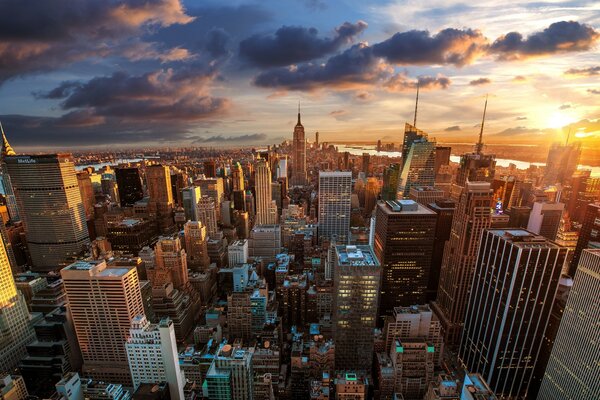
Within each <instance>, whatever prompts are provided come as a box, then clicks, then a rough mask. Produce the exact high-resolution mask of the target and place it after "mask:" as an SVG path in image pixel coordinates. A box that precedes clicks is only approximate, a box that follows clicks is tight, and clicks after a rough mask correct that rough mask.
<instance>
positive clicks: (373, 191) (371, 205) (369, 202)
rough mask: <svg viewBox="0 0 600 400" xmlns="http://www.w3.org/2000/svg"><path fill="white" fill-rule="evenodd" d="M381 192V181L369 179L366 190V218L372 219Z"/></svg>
mask: <svg viewBox="0 0 600 400" xmlns="http://www.w3.org/2000/svg"><path fill="white" fill-rule="evenodd" d="M380 192H381V189H380V188H379V180H378V179H377V178H375V177H369V178H367V186H366V188H365V213H364V214H365V216H367V217H370V216H371V214H372V213H373V210H374V209H375V204H376V203H377V198H378V197H379V193H380Z"/></svg>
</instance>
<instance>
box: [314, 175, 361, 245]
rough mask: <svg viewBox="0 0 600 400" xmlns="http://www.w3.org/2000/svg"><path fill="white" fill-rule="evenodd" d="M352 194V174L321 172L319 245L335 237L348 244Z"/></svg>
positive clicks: (339, 241)
mask: <svg viewBox="0 0 600 400" xmlns="http://www.w3.org/2000/svg"><path fill="white" fill-rule="evenodd" d="M351 194H352V172H349V171H348V172H341V171H334V172H331V171H320V172H319V212H318V216H317V218H318V220H319V231H318V232H319V243H321V242H322V241H323V240H330V239H332V238H334V237H335V238H336V241H337V243H347V242H348V237H349V234H350V196H351Z"/></svg>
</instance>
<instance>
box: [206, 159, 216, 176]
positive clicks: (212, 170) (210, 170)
mask: <svg viewBox="0 0 600 400" xmlns="http://www.w3.org/2000/svg"><path fill="white" fill-rule="evenodd" d="M204 175H206V177H207V178H216V177H217V162H216V161H215V160H206V161H204Z"/></svg>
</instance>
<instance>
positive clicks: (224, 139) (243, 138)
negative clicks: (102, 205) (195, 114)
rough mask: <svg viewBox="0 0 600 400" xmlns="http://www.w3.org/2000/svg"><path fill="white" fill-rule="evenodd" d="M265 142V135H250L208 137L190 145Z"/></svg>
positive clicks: (194, 141)
mask: <svg viewBox="0 0 600 400" xmlns="http://www.w3.org/2000/svg"><path fill="white" fill-rule="evenodd" d="M265 140H267V135H266V134H264V133H252V134H247V135H240V136H222V135H216V136H210V137H207V138H197V139H195V140H193V141H192V144H199V143H248V142H264V141H265Z"/></svg>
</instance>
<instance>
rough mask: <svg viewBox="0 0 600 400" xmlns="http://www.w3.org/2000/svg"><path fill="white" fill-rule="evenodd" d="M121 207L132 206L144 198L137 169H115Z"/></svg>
mask: <svg viewBox="0 0 600 400" xmlns="http://www.w3.org/2000/svg"><path fill="white" fill-rule="evenodd" d="M115 175H116V177H117V186H118V187H119V200H120V201H121V207H127V206H133V205H134V204H135V203H136V202H138V201H140V200H142V199H143V198H144V187H143V186H142V178H141V176H140V170H139V169H138V168H137V167H118V168H115Z"/></svg>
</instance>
